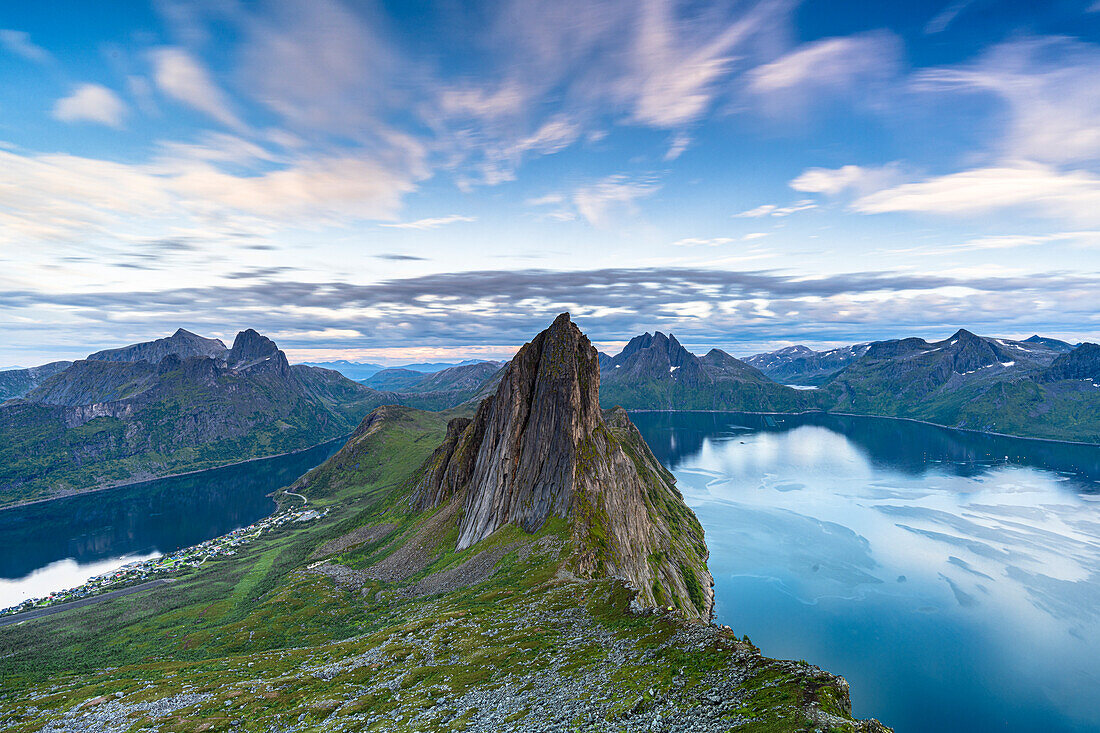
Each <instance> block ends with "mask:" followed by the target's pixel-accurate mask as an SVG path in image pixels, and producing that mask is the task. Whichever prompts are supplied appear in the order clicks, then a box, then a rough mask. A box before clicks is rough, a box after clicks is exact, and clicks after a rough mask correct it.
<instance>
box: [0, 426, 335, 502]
mask: <svg viewBox="0 0 1100 733" xmlns="http://www.w3.org/2000/svg"><path fill="white" fill-rule="evenodd" d="M350 437H351V433H348V434H347V435H343V436H340V437H338V438H332V439H331V440H323V441H321V442H320V443H315V444H313V445H310V446H306V447H305V448H299V449H298V450H291V451H285V452H283V453H272V454H271V455H269V456H256V457H255V458H245V459H244V460H241V461H233V462H232V463H222V464H220V465H217V466H211V467H209V468H196V469H194V470H191V471H183V472H181V473H169V474H165V475H164V476H152V477H150V478H143V479H139V480H137V481H125V482H123V483H120V484H108V485H106V486H97V487H95V488H93V489H86V490H83V491H74V492H72V493H70V494H61V495H59V496H49V497H46V498H44V499H31V500H30V501H21V502H18V503H15V504H8V505H7V506H2V507H0V512H4V511H7V510H9V509H19V508H20V507H26V506H31V505H32V504H43V503H45V502H47V501H59V500H61V499H71V498H72V497H74V496H85V495H87V494H98V493H100V492H103V491H110V490H111V489H122V488H125V487H127V486H140V485H141V484H148V483H152V482H153V481H163V480H164V479H168V478H178V477H180V476H193V475H195V474H197V473H206V472H207V471H217V470H218V469H220V468H230V467H232V466H243V465H244V464H246V463H255V462H256V461H266V460H268V459H271V458H285V457H286V456H293V455H297V454H299V453H305V452H306V451H310V450H313V449H314V448H319V447H321V446H322V445H327V444H329V443H335V442H336V441H338V440H343V441H344V442H347V440H348V439H349V438H350ZM272 493H274V492H272Z"/></svg>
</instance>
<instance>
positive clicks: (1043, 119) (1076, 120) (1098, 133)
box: [913, 37, 1100, 163]
mask: <svg viewBox="0 0 1100 733" xmlns="http://www.w3.org/2000/svg"><path fill="white" fill-rule="evenodd" d="M1098 78H1100V46H1096V45H1093V44H1088V43H1083V42H1081V41H1076V40H1073V39H1068V38H1060V37H1059V38H1027V39H1023V40H1016V41H1009V42H1007V43H1002V44H1000V45H998V46H995V47H993V48H992V49H990V50H989V51H987V52H985V53H984V54H983V55H982V56H981V57H980V58H979V59H978V60H977V61H975V62H973V63H968V64H963V65H960V66H953V67H943V68H937V69H929V70H926V71H922V72H920V73H918V74H917V75H916V76H915V78H914V82H913V86H914V88H915V89H917V90H923V91H936V92H942V91H954V92H956V93H957V92H960V91H962V92H980V93H986V94H993V95H996V96H997V97H999V98H1000V99H1001V100H1003V101H1004V102H1005V103H1006V107H1005V110H1006V113H1007V117H1008V120H1007V121H1008V125H1007V134H1005V135H1004V136H1003V137H1002V138H998V139H996V145H997V149H998V152H1000V153H1001V154H1002V155H1004V156H1005V157H1007V158H1011V159H1025V160H1038V161H1042V162H1047V163H1074V162H1083V161H1094V160H1100V86H1098V85H1097V83H1096V80H1097V79H1098Z"/></svg>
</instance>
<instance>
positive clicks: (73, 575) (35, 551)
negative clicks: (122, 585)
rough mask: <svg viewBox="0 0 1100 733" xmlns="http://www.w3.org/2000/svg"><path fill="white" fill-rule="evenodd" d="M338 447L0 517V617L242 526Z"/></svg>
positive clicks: (34, 506) (317, 448)
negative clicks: (22, 605) (273, 494)
mask: <svg viewBox="0 0 1100 733" xmlns="http://www.w3.org/2000/svg"><path fill="white" fill-rule="evenodd" d="M344 441H345V439H344V438H341V439H339V440H335V441H330V442H328V443H324V444H322V445H318V446H315V447H313V448H310V449H309V450H305V451H301V452H298V453H291V454H287V455H283V456H274V457H272V458H263V459H260V460H255V461H249V462H247V463H241V464H237V465H233V466H225V467H223V468H215V469H211V470H209V471H200V472H197V473H192V474H187V475H182V476H172V477H168V478H163V479H158V480H155V481H146V482H144V483H140V484H132V485H130V486H120V487H118V488H115V489H108V490H105V491H97V492H94V493H91V494H80V495H76V496H70V497H66V498H63V499H54V500H52V501H44V502H40V503H37V504H28V505H25V506H21V507H14V508H12V509H6V510H3V511H0V608H7V607H8V606H12V605H15V604H16V603H19V602H21V601H23V600H24V599H26V598H37V597H42V596H44V595H46V594H48V593H50V592H53V591H59V590H63V589H66V588H72V587H74V586H77V585H80V584H81V583H83V582H85V581H86V580H87V579H88V578H91V577H94V576H96V575H100V574H102V573H105V572H109V571H111V570H114V569H116V568H119V567H121V566H123V565H126V564H127V563H130V562H134V561H137V560H144V559H147V558H150V557H156V556H157V555H160V554H165V553H169V552H174V551H175V550H178V549H180V548H182V547H190V546H191V545H196V544H198V543H200V542H203V541H204V540H208V539H211V538H213V537H218V536H221V535H223V534H226V533H227V532H231V531H233V530H234V529H237V528H238V527H244V526H246V525H249V524H251V523H252V522H255V521H256V520H258V519H261V518H263V517H265V516H267V515H268V514H270V513H271V512H272V511H274V509H275V502H274V501H273V500H272V499H271V497H270V496H269V494H271V492H273V491H275V490H276V489H279V488H282V487H283V486H287V485H289V484H291V483H293V482H294V480H295V479H297V478H298V477H299V476H301V475H302V474H303V473H305V472H306V471H308V470H309V469H311V468H313V467H314V466H317V465H319V464H321V463H323V462H324V461H325V460H326V459H327V458H329V456H331V455H332V454H334V453H335V452H336V451H337V450H339V449H340V446H342V445H343V444H344Z"/></svg>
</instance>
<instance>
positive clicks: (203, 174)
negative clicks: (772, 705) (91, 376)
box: [0, 0, 1100, 366]
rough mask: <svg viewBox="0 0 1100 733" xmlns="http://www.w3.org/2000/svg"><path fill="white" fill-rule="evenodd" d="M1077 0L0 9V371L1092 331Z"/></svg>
mask: <svg viewBox="0 0 1100 733" xmlns="http://www.w3.org/2000/svg"><path fill="white" fill-rule="evenodd" d="M1098 285H1100V0H1046V1H1045V2H1039V3H1035V2H998V1H997V0H936V1H931V0H929V1H928V2H917V1H915V0H914V1H905V2H903V1H901V0H899V1H898V2H881V1H877V2H845V1H843V0H804V1H803V2H795V1H793V0H733V1H731V0H721V1H718V2H709V1H707V0H696V1H694V2H686V3H685V2H675V1H674V0H628V1H624V2H599V1H595V0H556V1H555V2H552V3H548V2H542V1H539V0H502V1H501V2H486V3H474V2H457V1H455V0H443V1H441V2H422V1H420V0H401V1H398V2H388V3H385V2H352V1H350V0H347V1H344V2H341V1H339V0H266V1H262V0H261V1H258V2H233V0H198V1H193V2H184V1H182V0H157V1H154V2H151V3H149V2H123V1H121V0H120V1H118V2H110V3H87V2H63V1H61V0H56V1H53V2H49V3H3V5H2V6H0V365H2V366H7V365H31V364H37V363H43V362H45V361H49V360H52V359H58V358H78V357H80V356H83V355H85V354H87V353H89V352H92V351H95V350H98V349H101V348H106V347H112V346H118V345H122V344H125V343H132V342H136V341H142V340H147V339H151V338H156V337H160V336H165V335H168V334H170V333H172V332H173V331H174V330H175V329H176V328H177V327H183V328H187V329H189V330H191V331H194V332H196V333H200V334H203V335H207V336H217V337H220V338H222V339H223V340H226V341H227V342H228V341H231V340H232V338H233V335H234V334H235V333H236V332H237V331H239V330H242V329H244V328H249V327H251V328H255V329H257V330H259V331H261V332H262V333H265V334H267V335H269V336H271V337H272V338H274V339H275V340H276V341H277V342H278V343H279V345H280V346H281V347H283V348H284V350H286V351H287V353H288V355H289V356H290V357H291V359H292V360H311V361H323V360H330V359H339V358H347V359H351V360H355V361H375V362H382V363H387V364H392V363H400V362H406V361H422V360H453V359H458V358H468V357H485V358H494V357H506V356H508V355H510V354H511V353H512V352H513V351H514V350H515V349H516V348H517V347H518V346H519V345H521V344H522V343H524V342H525V341H527V340H529V339H530V338H531V337H532V336H533V335H534V334H535V333H537V332H538V331H539V330H541V329H542V328H544V327H545V326H546V325H547V324H548V323H549V322H550V321H551V320H552V319H553V317H554V316H555V315H556V314H557V313H559V312H561V311H563V310H568V311H570V312H571V313H572V314H573V317H574V320H575V321H576V322H577V323H578V324H579V325H580V326H581V327H582V328H583V329H584V330H585V331H586V332H587V333H588V334H589V335H590V337H591V338H592V339H593V341H595V342H596V343H597V345H598V346H600V347H601V348H603V349H605V350H609V351H612V352H614V351H615V350H616V349H617V347H618V346H619V345H621V344H623V343H625V341H627V340H628V339H629V338H630V337H631V336H633V335H636V334H638V333H641V332H644V331H653V330H661V331H664V332H666V333H667V332H672V333H674V334H676V335H677V337H678V338H679V339H680V340H681V341H682V342H683V343H684V344H685V345H686V346H688V348H690V349H692V350H695V351H705V350H707V349H709V348H711V347H719V348H724V349H726V350H727V351H729V352H730V353H733V354H735V355H747V354H751V353H755V352H758V351H763V350H769V349H772V348H778V347H782V346H786V345H790V344H794V343H804V344H807V345H810V346H815V347H825V346H832V345H840V344H847V343H854V342H864V341H869V340H875V339H885V338H898V337H904V336H910V335H917V336H924V337H927V338H943V337H946V336H948V335H949V334H950V333H952V332H953V331H955V330H956V329H957V328H959V327H966V328H969V329H970V330H973V331H975V332H978V333H982V334H986V335H995V336H1000V337H1026V336H1029V335H1031V334H1033V333H1036V332H1038V333H1042V334H1043V335H1050V336H1057V337H1061V338H1065V339H1067V340H1071V341H1079V340H1097V339H1098V338H1100V287H1098Z"/></svg>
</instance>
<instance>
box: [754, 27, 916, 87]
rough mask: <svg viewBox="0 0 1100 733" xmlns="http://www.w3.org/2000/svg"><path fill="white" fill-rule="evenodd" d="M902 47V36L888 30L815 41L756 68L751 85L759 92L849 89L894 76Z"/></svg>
mask: <svg viewBox="0 0 1100 733" xmlns="http://www.w3.org/2000/svg"><path fill="white" fill-rule="evenodd" d="M900 47H901V41H900V39H898V38H897V37H896V36H895V35H893V34H892V33H889V32H886V31H876V32H872V33H863V34H860V35H855V36H846V37H843V38H826V39H823V40H820V41H814V42H812V43H807V44H805V45H803V46H799V47H798V48H796V49H795V50H794V51H792V52H791V53H789V54H787V55H786V56H783V57H781V58H779V59H778V60H776V61H773V62H771V63H768V64H764V65H763V66H758V67H756V68H755V69H753V70H752V71H751V72H750V73H749V75H748V78H749V88H750V89H751V90H752V91H754V92H756V93H758V94H773V93H781V92H788V91H792V90H804V89H806V88H808V87H827V88H833V89H845V88H850V87H852V86H854V85H856V84H860V85H865V84H866V83H867V82H868V81H870V80H880V79H887V78H891V77H893V76H894V75H895V74H896V73H897V70H898V67H899V63H900V62H899V57H900Z"/></svg>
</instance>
